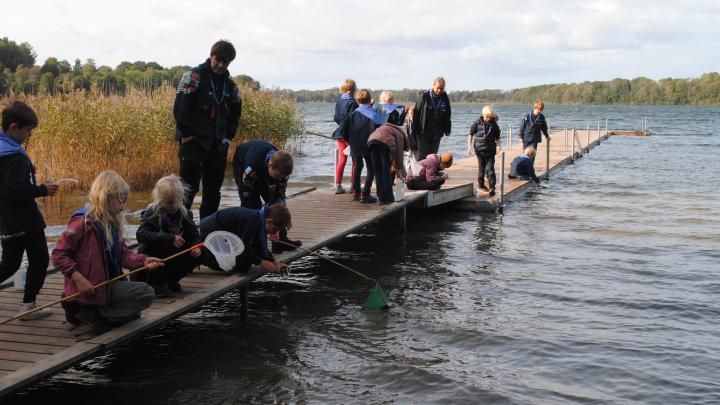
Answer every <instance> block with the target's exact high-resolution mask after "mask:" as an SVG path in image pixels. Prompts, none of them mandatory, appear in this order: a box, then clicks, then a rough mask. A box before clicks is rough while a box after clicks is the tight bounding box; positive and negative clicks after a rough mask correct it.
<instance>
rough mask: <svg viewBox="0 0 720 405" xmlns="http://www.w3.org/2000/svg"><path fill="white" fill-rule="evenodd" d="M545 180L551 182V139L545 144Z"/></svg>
mask: <svg viewBox="0 0 720 405" xmlns="http://www.w3.org/2000/svg"><path fill="white" fill-rule="evenodd" d="M545 180H546V181H547V180H550V138H548V139H546V142H545Z"/></svg>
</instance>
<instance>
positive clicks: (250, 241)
mask: <svg viewBox="0 0 720 405" xmlns="http://www.w3.org/2000/svg"><path fill="white" fill-rule="evenodd" d="M290 226H292V223H291V218H290V211H288V209H287V207H285V206H284V205H282V204H274V205H271V206H265V207H262V208H261V209H259V210H253V209H249V208H243V207H232V208H225V209H222V210H220V211H218V212H216V213H214V214H212V215H210V216H208V217H206V218H203V220H202V221H200V234H201V235H202V238H203V240H205V238H206V237H207V236H208V235H209V234H210V233H211V232H214V231H225V232H230V233H233V234H235V235H237V236H238V237H239V238H240V239H242V241H243V245H245V250H244V251H243V252H242V253H241V254H240V255H238V256H237V257H236V258H235V263H236V264H235V270H236V271H241V272H245V271H248V270H249V269H250V266H251V265H253V264H259V265H260V266H261V267H262V268H263V269H265V270H266V271H269V272H280V271H283V270H285V269H287V267H288V266H287V265H286V264H284V263H280V262H277V261H275V258H273V255H272V254H271V253H270V251H269V250H268V248H267V238H268V236H270V239H273V238H278V237H279V236H278V233H279V232H281V231H283V230H284V231H286V232H287V229H288V228H290ZM204 257H205V259H206V263H205V264H206V265H207V266H208V267H211V268H214V269H216V270H219V269H220V267H219V266H218V265H217V262H216V261H215V259H214V257H213V256H212V254H207V255H204Z"/></svg>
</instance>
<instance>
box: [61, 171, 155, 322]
mask: <svg viewBox="0 0 720 405" xmlns="http://www.w3.org/2000/svg"><path fill="white" fill-rule="evenodd" d="M129 194H130V188H129V187H128V185H127V183H126V182H125V180H123V178H122V177H120V175H118V174H117V173H116V172H114V171H112V170H106V171H104V172H102V173H100V174H99V175H98V176H97V177H96V178H95V180H94V181H93V183H92V186H91V187H90V193H89V194H88V200H89V202H88V204H87V205H86V207H84V208H80V209H78V210H77V211H75V213H73V215H72V218H71V219H70V223H69V224H68V227H67V229H66V230H65V232H63V234H62V236H61V237H60V240H58V242H57V245H55V249H53V252H52V261H53V264H54V265H55V267H56V268H58V269H59V270H60V271H61V272H62V273H63V275H64V276H65V277H64V280H65V292H64V295H65V296H69V295H72V294H75V293H77V292H79V293H80V294H81V295H80V296H79V297H77V298H75V299H74V300H72V301H70V302H63V308H64V309H65V316H66V318H67V319H68V321H69V322H71V323H73V324H76V325H77V324H81V323H84V324H87V325H88V326H90V327H91V328H92V329H93V331H94V332H96V333H104V332H106V331H108V330H110V329H112V327H113V326H118V325H122V324H125V323H127V322H130V321H132V320H134V319H137V318H139V316H140V311H142V310H143V309H146V308H147V307H149V306H150V304H151V303H152V301H153V298H154V296H155V294H154V292H153V289H152V287H150V286H149V285H147V284H145V283H140V282H132V281H127V280H119V281H116V282H113V283H110V284H107V285H105V286H103V287H99V288H97V289H96V288H95V287H94V286H95V285H97V284H99V283H102V282H104V281H107V280H109V279H111V278H113V277H116V276H119V275H121V274H122V273H123V270H122V269H123V268H128V269H137V268H140V267H142V266H147V267H149V268H150V269H155V268H157V267H160V266H163V262H162V261H160V260H159V259H157V258H154V257H148V256H146V255H144V254H137V253H133V252H132V251H130V250H129V249H128V248H127V246H126V245H125V241H124V240H123V237H122V235H123V226H124V224H125V220H124V217H123V209H124V208H123V204H124V203H125V201H126V200H127V198H128V196H129Z"/></svg>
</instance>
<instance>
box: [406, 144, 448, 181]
mask: <svg viewBox="0 0 720 405" xmlns="http://www.w3.org/2000/svg"><path fill="white" fill-rule="evenodd" d="M419 164H420V172H419V173H417V174H415V173H408V176H407V178H406V179H405V185H406V186H407V188H408V189H410V190H437V189H439V188H440V186H442V185H443V183H445V180H447V179H448V175H447V174H443V173H442V171H443V170H445V169H447V168H449V167H450V166H452V164H453V156H452V155H451V154H449V153H440V154H437V153H431V154H429V155H427V157H426V158H425V159H423V160H421V161H420V162H419Z"/></svg>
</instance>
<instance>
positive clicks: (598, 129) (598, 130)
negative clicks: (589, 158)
mask: <svg viewBox="0 0 720 405" xmlns="http://www.w3.org/2000/svg"><path fill="white" fill-rule="evenodd" d="M598 145H600V120H598Z"/></svg>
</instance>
